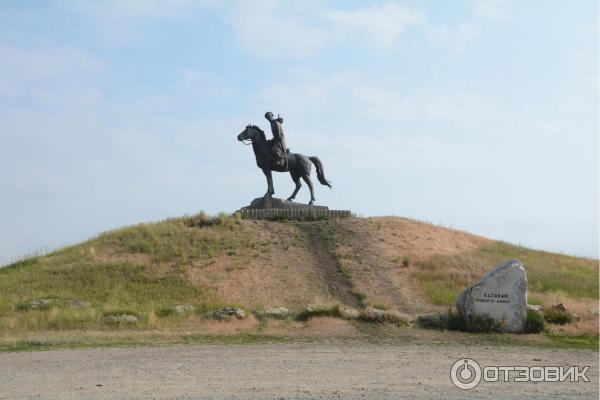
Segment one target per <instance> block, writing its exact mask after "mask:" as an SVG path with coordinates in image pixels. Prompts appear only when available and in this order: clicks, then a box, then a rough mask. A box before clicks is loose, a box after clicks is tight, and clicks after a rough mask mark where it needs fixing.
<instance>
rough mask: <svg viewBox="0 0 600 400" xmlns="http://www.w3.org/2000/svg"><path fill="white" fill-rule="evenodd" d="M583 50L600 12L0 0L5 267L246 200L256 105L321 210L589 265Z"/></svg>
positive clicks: (594, 129)
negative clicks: (107, 234) (309, 159)
mask: <svg viewBox="0 0 600 400" xmlns="http://www.w3.org/2000/svg"><path fill="white" fill-rule="evenodd" d="M598 59H599V54H598V3H597V1H594V0H581V1H576V2H565V1H553V0H531V1H518V0H515V1H498V0H486V1H484V0H481V1H452V2H450V1H444V2H442V1H437V0H436V1H409V0H407V1H394V2H391V1H382V2H379V1H346V0H343V1H342V0H339V1H312V0H303V1H275V0H265V1H251V2H250V1H218V0H207V1H201V0H194V1H186V0H163V1H159V0H145V1H136V0H106V1H89V2H88V1H56V2H55V1H45V2H39V1H27V0H23V1H1V2H0V185H1V189H0V264H2V263H7V262H10V261H11V260H15V259H17V258H19V257H22V256H24V255H27V254H31V253H36V252H40V251H42V252H43V251H52V250H54V249H56V248H59V247H62V246H67V245H70V244H76V243H78V242H80V241H82V240H86V239H88V238H90V237H93V236H94V235H97V234H98V233H100V232H103V231H106V230H110V229H115V228H118V227H121V226H123V225H131V224H136V223H140V222H149V221H157V220H162V219H165V218H168V217H175V216H181V215H184V214H194V213H197V212H198V211H200V210H204V211H206V212H209V213H217V212H220V211H225V212H233V211H235V210H236V209H239V208H240V207H242V206H245V205H247V204H249V202H250V201H251V200H252V199H254V198H256V197H259V196H261V195H263V194H264V193H265V192H266V182H265V178H264V176H263V174H262V172H261V171H260V170H258V169H257V168H256V164H255V160H254V156H253V154H252V151H251V148H250V147H247V146H243V145H242V144H241V143H239V142H237V140H236V136H237V135H238V134H239V133H240V132H241V131H242V130H243V129H244V127H245V126H246V125H247V124H250V123H252V124H256V125H259V126H261V127H262V128H263V129H264V130H265V131H267V132H268V125H267V121H266V120H265V119H264V117H263V115H264V113H265V112H266V111H272V112H274V113H275V114H280V115H281V116H282V117H283V118H284V129H285V133H286V142H287V145H288V147H290V148H291V150H292V151H293V152H299V153H302V154H306V155H311V156H312V155H314V156H318V157H319V158H320V159H321V160H322V161H323V164H324V168H325V174H326V176H327V178H328V179H329V180H331V181H332V182H333V185H334V187H333V190H330V189H329V188H327V187H324V186H321V185H318V184H316V198H317V204H321V205H327V206H329V207H330V208H332V209H349V210H352V211H353V212H355V213H357V214H359V215H362V216H378V215H396V216H402V217H407V218H412V219H418V220H422V221H426V222H431V223H434V224H437V225H441V226H446V227H451V228H455V229H461V230H466V231H469V232H473V233H476V234H479V235H482V236H486V237H490V238H493V239H499V240H504V241H507V242H510V243H515V244H522V245H525V246H529V247H533V248H536V249H544V250H549V251H555V252H563V253H566V254H573V255H580V256H585V257H594V258H598V221H599V214H598V200H599V199H598V185H599V176H598V175H599V174H598V152H599V146H598V105H599V104H598V89H599V86H598V71H599V69H598V67H599V66H598ZM313 174H314V172H313ZM315 178H316V177H315ZM314 180H315V181H316V179H314ZM274 181H275V192H276V194H275V195H276V196H280V197H287V196H289V194H291V192H292V190H293V188H294V185H293V182H292V180H291V179H290V177H289V175H288V174H279V173H278V174H275V177H274ZM296 200H297V201H302V202H308V200H309V194H308V191H307V189H306V187H303V188H302V189H301V191H300V193H299V194H298V197H297V199H296Z"/></svg>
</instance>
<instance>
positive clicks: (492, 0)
mask: <svg viewBox="0 0 600 400" xmlns="http://www.w3.org/2000/svg"><path fill="white" fill-rule="evenodd" d="M508 7H509V4H508V1H507V0H477V1H475V3H473V11H472V13H473V15H474V16H475V17H478V18H483V19H487V20H491V21H499V22H500V21H508V20H510V19H512V14H511V13H510V12H509V11H508Z"/></svg>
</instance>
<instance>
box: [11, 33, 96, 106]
mask: <svg viewBox="0 0 600 400" xmlns="http://www.w3.org/2000/svg"><path fill="white" fill-rule="evenodd" d="M0 59H2V60H3V62H2V63H0V100H4V101H7V100H18V99H22V100H27V101H30V102H34V103H37V104H40V105H44V106H55V105H62V106H64V105H65V103H67V104H78V105H82V104H89V103H95V102H96V101H97V100H98V98H99V92H98V91H97V90H96V89H95V88H94V87H93V86H92V85H87V84H83V81H84V80H85V79H87V78H90V77H96V76H98V75H99V74H101V73H102V72H103V71H104V64H103V63H102V61H100V60H98V59H97V58H95V57H92V56H91V55H89V54H88V53H86V52H84V51H81V50H79V49H76V48H70V47H60V46H32V47H29V48H22V47H16V46H8V45H0Z"/></svg>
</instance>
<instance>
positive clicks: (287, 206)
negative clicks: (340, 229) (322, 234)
mask: <svg viewBox="0 0 600 400" xmlns="http://www.w3.org/2000/svg"><path fill="white" fill-rule="evenodd" d="M238 212H239V213H240V214H241V215H242V218H247V219H303V220H308V219H328V218H350V217H351V216H352V214H351V213H350V211H348V210H330V209H329V207H325V206H316V205H308V204H302V203H296V202H293V201H287V200H284V199H279V198H277V197H259V198H257V199H254V200H252V202H251V203H250V205H249V206H246V207H242V208H241V209H240V210H239V211H238Z"/></svg>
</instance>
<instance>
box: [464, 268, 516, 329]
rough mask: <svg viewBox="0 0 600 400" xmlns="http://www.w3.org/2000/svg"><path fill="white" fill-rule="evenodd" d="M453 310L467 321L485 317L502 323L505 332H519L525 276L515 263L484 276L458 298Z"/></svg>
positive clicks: (495, 269)
mask: <svg viewBox="0 0 600 400" xmlns="http://www.w3.org/2000/svg"><path fill="white" fill-rule="evenodd" d="M456 308H457V309H458V311H459V312H460V313H461V314H462V315H464V316H465V318H467V320H468V319H469V318H471V317H472V316H473V315H482V316H483V315H487V316H489V317H491V318H493V319H494V320H496V321H497V322H500V323H503V325H504V326H505V329H506V331H507V332H514V333H518V332H522V331H523V328H524V327H525V319H526V318H527V275H526V273H525V268H523V264H521V262H520V261H518V260H510V261H508V262H507V263H505V264H502V265H499V266H498V267H496V268H494V269H493V270H492V271H490V272H489V273H487V274H486V275H485V276H484V277H483V278H482V279H481V281H479V282H478V283H476V284H475V285H473V286H471V287H469V288H467V289H466V290H465V291H464V292H462V293H461V295H460V296H458V299H457V301H456Z"/></svg>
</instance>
